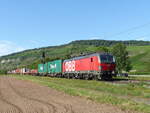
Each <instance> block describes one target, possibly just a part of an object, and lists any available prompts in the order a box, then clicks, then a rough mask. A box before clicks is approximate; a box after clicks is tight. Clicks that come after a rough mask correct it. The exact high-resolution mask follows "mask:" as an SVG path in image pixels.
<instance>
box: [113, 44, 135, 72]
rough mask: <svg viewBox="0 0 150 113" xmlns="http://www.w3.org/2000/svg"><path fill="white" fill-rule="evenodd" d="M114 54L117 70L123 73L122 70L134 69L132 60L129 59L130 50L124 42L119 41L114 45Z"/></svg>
mask: <svg viewBox="0 0 150 113" xmlns="http://www.w3.org/2000/svg"><path fill="white" fill-rule="evenodd" d="M111 52H112V54H113V55H114V56H115V59H116V65H117V67H116V71H117V72H118V73H122V71H127V72H129V71H130V70H131V69H132V66H131V62H130V60H129V56H128V51H127V50H126V46H125V45H124V44H122V43H118V44H116V45H114V46H113V47H112V50H111Z"/></svg>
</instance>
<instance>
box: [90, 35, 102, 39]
mask: <svg viewBox="0 0 150 113" xmlns="http://www.w3.org/2000/svg"><path fill="white" fill-rule="evenodd" d="M89 39H90V40H99V39H104V38H102V37H96V36H95V37H90V38H89Z"/></svg>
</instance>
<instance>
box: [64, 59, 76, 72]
mask: <svg viewBox="0 0 150 113" xmlns="http://www.w3.org/2000/svg"><path fill="white" fill-rule="evenodd" d="M65 69H66V71H75V61H68V62H66V63H65Z"/></svg>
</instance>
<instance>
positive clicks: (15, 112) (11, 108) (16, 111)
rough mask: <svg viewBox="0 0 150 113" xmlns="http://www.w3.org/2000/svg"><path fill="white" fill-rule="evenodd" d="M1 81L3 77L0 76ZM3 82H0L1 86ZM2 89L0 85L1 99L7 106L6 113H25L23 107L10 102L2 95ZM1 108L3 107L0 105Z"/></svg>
mask: <svg viewBox="0 0 150 113" xmlns="http://www.w3.org/2000/svg"><path fill="white" fill-rule="evenodd" d="M0 83H1V78H0ZM1 85H2V84H0V86H1ZM1 91H2V89H1V87H0V101H1V104H2V105H3V106H5V107H3V108H5V109H6V110H7V111H6V113H23V111H22V110H21V108H19V107H18V106H16V105H15V104H13V103H11V102H9V101H8V100H7V99H5V98H4V96H3V95H2V92H1ZM0 109H2V108H1V107H0Z"/></svg>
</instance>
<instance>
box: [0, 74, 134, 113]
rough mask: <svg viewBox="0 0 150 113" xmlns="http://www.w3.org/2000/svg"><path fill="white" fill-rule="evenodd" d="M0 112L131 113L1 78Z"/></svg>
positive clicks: (24, 82) (27, 82)
mask: <svg viewBox="0 0 150 113" xmlns="http://www.w3.org/2000/svg"><path fill="white" fill-rule="evenodd" d="M0 113H132V112H131V111H123V110H121V109H119V108H117V107H115V106H112V105H107V104H98V103H95V102H93V101H91V100H87V99H84V98H80V97H74V96H70V95H67V94H65V93H63V92H59V91H56V90H54V89H51V88H48V87H45V86H41V85H39V84H36V83H33V82H30V81H24V80H17V79H15V78H12V77H4V76H3V77H0Z"/></svg>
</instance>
